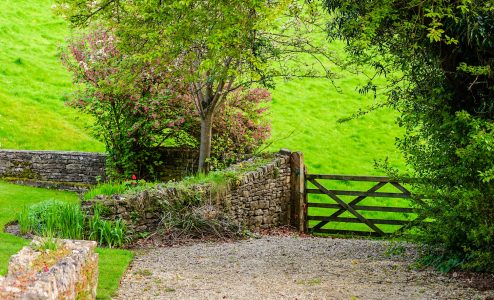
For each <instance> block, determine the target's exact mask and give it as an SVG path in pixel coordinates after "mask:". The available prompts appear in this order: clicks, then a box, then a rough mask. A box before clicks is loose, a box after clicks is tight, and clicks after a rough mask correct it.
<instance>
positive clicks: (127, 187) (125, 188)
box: [84, 179, 157, 200]
mask: <svg viewBox="0 0 494 300" xmlns="http://www.w3.org/2000/svg"><path fill="white" fill-rule="evenodd" d="M156 184H157V183H152V182H146V181H145V180H143V179H140V180H126V181H123V182H106V183H99V184H98V185H96V186H95V187H93V188H91V189H90V190H89V191H87V192H85V193H84V199H85V200H91V199H94V198H95V197H96V196H98V195H107V196H111V195H119V194H123V193H126V192H137V191H140V190H143V189H146V188H151V187H154V186H155V185H156Z"/></svg>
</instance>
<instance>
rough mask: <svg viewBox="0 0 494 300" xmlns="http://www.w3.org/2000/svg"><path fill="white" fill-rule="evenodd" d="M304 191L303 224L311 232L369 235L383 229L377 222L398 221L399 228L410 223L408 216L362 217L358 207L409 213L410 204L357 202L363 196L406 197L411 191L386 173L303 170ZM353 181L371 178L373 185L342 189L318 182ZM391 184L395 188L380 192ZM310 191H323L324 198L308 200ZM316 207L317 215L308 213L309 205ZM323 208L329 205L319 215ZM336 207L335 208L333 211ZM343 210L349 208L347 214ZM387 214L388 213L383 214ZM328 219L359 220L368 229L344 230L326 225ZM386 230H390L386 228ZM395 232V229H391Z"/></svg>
mask: <svg viewBox="0 0 494 300" xmlns="http://www.w3.org/2000/svg"><path fill="white" fill-rule="evenodd" d="M305 180H306V185H305V187H306V188H305V194H306V197H307V200H306V208H307V209H306V218H305V220H306V222H307V225H306V228H307V229H308V231H309V232H312V233H327V234H360V235H373V236H382V235H385V234H387V233H385V232H384V231H383V230H382V229H381V228H379V227H378V226H377V225H379V224H383V225H399V226H401V227H400V228H399V229H398V230H402V229H404V228H405V226H406V225H411V224H412V220H403V219H402V220H399V219H384V218H373V219H371V218H366V217H364V215H363V214H362V213H360V212H361V211H377V212H386V213H400V214H401V215H403V213H413V212H414V210H413V208H410V207H403V206H402V207H396V206H393V205H389V203H387V205H376V204H374V205H359V203H360V202H362V201H363V200H364V199H366V198H371V197H372V198H394V199H410V198H411V193H410V192H409V191H408V190H407V189H406V188H405V187H404V186H403V185H402V184H400V183H399V182H397V181H395V180H393V179H390V178H388V177H376V176H347V175H325V174H306V175H305ZM323 180H325V181H356V182H362V181H366V182H373V183H374V185H373V186H372V187H371V188H369V189H367V190H365V191H358V190H342V189H330V188H327V187H325V186H324V185H323V184H321V181H323ZM308 183H311V184H312V185H314V187H315V188H308ZM387 185H391V186H393V187H394V188H395V189H396V190H397V191H398V192H397V193H396V192H380V191H379V190H380V189H382V188H383V187H385V186H387ZM310 194H323V195H326V196H327V197H326V198H327V199H329V200H330V201H329V202H330V203H328V202H326V201H325V202H313V201H311V199H310V197H309V195H310ZM341 196H354V197H355V198H353V199H352V200H350V201H345V200H343V199H342V198H341ZM316 207H317V208H319V209H320V210H319V213H318V214H317V215H315V214H311V208H316ZM324 209H327V210H329V209H331V213H329V214H324V213H323V215H321V211H324ZM335 209H336V211H335ZM345 212H349V213H350V214H351V217H341V215H342V214H344V213H345ZM387 215H389V214H387ZM311 221H317V222H316V224H315V225H313V226H310V225H309V222H310V223H313V222H311ZM331 222H338V223H362V224H365V225H366V227H367V228H368V229H369V230H368V231H358V230H346V229H326V228H323V227H324V226H325V225H327V224H329V223H331ZM388 233H390V232H388ZM395 233H396V231H395Z"/></svg>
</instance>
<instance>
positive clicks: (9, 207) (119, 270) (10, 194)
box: [0, 181, 133, 299]
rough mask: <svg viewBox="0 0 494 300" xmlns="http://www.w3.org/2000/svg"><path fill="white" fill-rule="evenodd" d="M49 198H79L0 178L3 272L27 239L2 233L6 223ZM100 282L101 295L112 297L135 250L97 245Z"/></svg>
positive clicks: (76, 199)
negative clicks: (32, 205)
mask: <svg viewBox="0 0 494 300" xmlns="http://www.w3.org/2000/svg"><path fill="white" fill-rule="evenodd" d="M47 199H60V200H63V201H70V202H77V201H79V198H78V197H77V195H76V194H74V193H68V192H60V191H53V190H46V189H40V188H30V187H24V186H17V185H13V184H8V183H5V182H1V181H0V275H1V274H5V273H6V272H7V264H8V261H9V258H10V256H11V255H12V254H14V253H16V252H17V251H19V250H20V249H21V248H22V247H23V246H25V245H27V244H28V241H26V240H24V239H22V238H19V237H16V236H13V235H10V234H7V233H3V228H4V226H5V224H6V223H8V222H9V221H12V220H14V219H15V218H16V215H17V213H18V212H20V210H21V209H22V208H23V207H24V206H26V205H30V204H34V203H36V202H40V201H43V200H47ZM98 253H99V255H100V256H99V272H100V273H99V283H98V298H105V299H106V298H110V296H111V295H112V294H113V293H114V292H115V291H116V289H117V288H118V285H119V282H120V278H121V277H122V275H123V272H124V271H125V269H126V268H127V266H128V264H129V263H130V261H131V260H132V256H133V254H132V252H130V251H128V250H119V249H101V248H100V249H98Z"/></svg>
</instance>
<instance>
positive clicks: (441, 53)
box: [325, 0, 494, 272]
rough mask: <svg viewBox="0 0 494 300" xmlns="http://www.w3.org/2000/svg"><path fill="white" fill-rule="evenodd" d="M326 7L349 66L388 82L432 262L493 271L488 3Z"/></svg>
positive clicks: (333, 2)
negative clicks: (364, 67)
mask: <svg viewBox="0 0 494 300" xmlns="http://www.w3.org/2000/svg"><path fill="white" fill-rule="evenodd" d="M325 2H326V5H327V7H328V9H329V11H330V13H331V15H332V16H333V19H332V21H331V22H330V23H329V26H328V28H329V32H330V35H331V36H332V37H334V38H342V39H344V40H345V41H346V42H347V47H346V48H347V50H348V53H350V54H351V58H352V60H353V61H355V62H358V63H362V64H371V65H373V66H374V67H375V68H376V70H377V71H378V73H380V74H387V75H390V76H391V78H392V79H391V80H390V82H391V85H390V86H388V96H389V98H388V99H387V103H388V104H389V105H392V106H394V107H396V108H397V109H399V110H400V111H401V118H400V120H399V121H400V124H401V125H402V126H404V127H405V128H406V134H405V137H404V138H402V139H400V140H399V142H398V145H399V147H400V148H401V149H402V150H403V152H404V154H405V157H406V159H407V163H408V164H409V166H411V167H412V169H413V172H412V176H414V177H417V178H419V179H420V181H419V182H418V183H417V184H415V187H416V188H417V191H418V192H419V193H421V194H424V195H425V196H426V197H427V198H429V199H430V200H427V201H426V202H427V205H426V206H422V207H421V214H422V216H423V217H428V218H429V220H434V222H423V223H422V224H421V229H422V230H423V231H422V233H423V235H422V237H424V239H425V241H426V242H428V243H429V244H431V245H434V246H441V248H442V249H443V250H442V251H443V252H442V254H441V255H439V256H437V258H439V259H437V260H436V261H439V262H443V263H444V264H443V266H445V267H446V268H450V267H452V266H455V265H458V264H459V265H461V266H463V267H469V268H473V269H477V270H485V271H491V272H494V146H493V143H494V75H493V74H494V73H493V67H494V38H493V37H494V1H493V0H487V1H486V0H482V1H481V0H459V1H452V0H451V1H439V0H411V1H403V0H366V1H360V0H326V1H325ZM370 86H372V84H370Z"/></svg>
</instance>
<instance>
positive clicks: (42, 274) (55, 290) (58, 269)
mask: <svg viewBox="0 0 494 300" xmlns="http://www.w3.org/2000/svg"><path fill="white" fill-rule="evenodd" d="M40 243H42V241H41V240H40V239H39V238H36V239H35V240H34V241H33V244H32V245H36V244H38V245H39V244H40ZM59 243H60V245H59V247H58V249H59V250H60V249H61V250H64V251H66V253H67V255H66V256H64V257H62V258H61V259H60V260H59V261H58V262H57V263H56V264H54V265H53V266H48V265H46V262H45V260H44V259H40V258H43V256H42V255H43V253H41V252H39V251H36V250H34V249H33V247H32V246H26V247H24V248H22V249H21V251H19V253H18V254H16V255H14V256H12V257H11V259H10V262H9V267H8V273H7V276H6V277H1V276H0V299H37V300H45V299H46V300H48V299H50V300H51V299H88V300H90V299H95V298H96V288H97V285H98V254H97V253H95V252H94V250H95V248H96V242H94V241H74V240H59Z"/></svg>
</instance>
